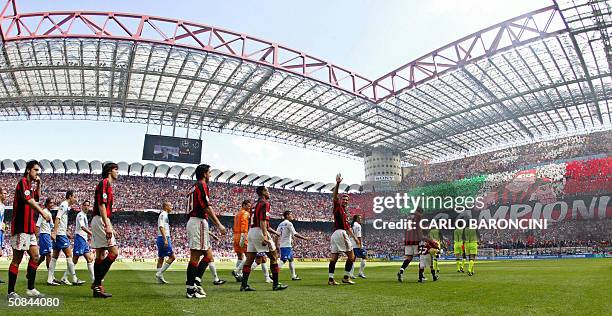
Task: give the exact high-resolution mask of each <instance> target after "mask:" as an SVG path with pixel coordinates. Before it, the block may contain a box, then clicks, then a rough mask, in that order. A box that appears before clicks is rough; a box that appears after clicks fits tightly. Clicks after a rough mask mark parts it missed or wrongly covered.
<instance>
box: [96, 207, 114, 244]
mask: <svg viewBox="0 0 612 316" xmlns="http://www.w3.org/2000/svg"><path fill="white" fill-rule="evenodd" d="M98 212H99V213H100V217H102V223H103V224H104V232H105V233H106V238H111V237H112V236H113V230H112V228H111V223H110V219H109V218H108V216H107V215H106V203H100V204H98Z"/></svg>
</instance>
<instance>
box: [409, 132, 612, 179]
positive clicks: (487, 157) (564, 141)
mask: <svg viewBox="0 0 612 316" xmlns="http://www.w3.org/2000/svg"><path fill="white" fill-rule="evenodd" d="M611 152H612V132H610V131H605V132H598V133H593V134H589V135H582V136H572V137H567V138H561V139H556V140H551V141H544V142H539V143H535V144H529V145H524V146H519V147H512V148H508V149H503V150H499V151H494V152H489V153H485V154H480V155H475V156H471V157H462V158H460V159H456V160H452V161H447V162H442V163H435V164H433V163H432V164H428V163H425V162H423V163H422V164H419V165H417V166H414V167H412V168H410V172H409V175H408V176H406V177H405V178H404V179H403V183H402V184H403V186H404V187H406V188H413V187H415V186H417V185H422V184H427V183H437V182H441V181H450V180H455V179H462V178H465V177H470V176H475V175H479V174H487V173H497V172H503V171H506V170H514V169H517V168H521V167H525V166H534V165H540V164H544V163H552V162H555V161H559V160H566V159H571V158H578V157H588V156H594V155H600V154H604V155H607V154H610V153H611Z"/></svg>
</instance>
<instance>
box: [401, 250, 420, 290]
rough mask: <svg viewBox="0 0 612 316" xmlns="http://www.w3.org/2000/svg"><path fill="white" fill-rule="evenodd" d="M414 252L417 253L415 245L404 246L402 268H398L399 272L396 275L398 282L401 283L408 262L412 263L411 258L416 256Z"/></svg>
mask: <svg viewBox="0 0 612 316" xmlns="http://www.w3.org/2000/svg"><path fill="white" fill-rule="evenodd" d="M416 251H417V246H416V245H406V246H404V255H405V257H404V262H402V266H401V267H400V269H399V272H398V273H397V280H398V281H399V282H403V280H404V279H403V275H404V270H406V269H407V268H408V265H409V264H410V262H412V258H413V257H414V255H415V254H416Z"/></svg>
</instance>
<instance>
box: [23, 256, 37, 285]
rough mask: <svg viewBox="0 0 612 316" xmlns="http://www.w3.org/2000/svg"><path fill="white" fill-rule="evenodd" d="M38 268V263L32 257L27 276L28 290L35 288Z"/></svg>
mask: <svg viewBox="0 0 612 316" xmlns="http://www.w3.org/2000/svg"><path fill="white" fill-rule="evenodd" d="M36 269H38V263H37V262H36V261H34V260H32V259H30V261H29V262H28V272H27V273H26V278H27V279H28V290H33V289H34V281H36Z"/></svg>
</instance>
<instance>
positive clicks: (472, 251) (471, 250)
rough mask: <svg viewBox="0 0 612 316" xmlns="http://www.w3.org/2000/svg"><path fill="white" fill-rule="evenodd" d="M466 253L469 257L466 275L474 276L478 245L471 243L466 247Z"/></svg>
mask: <svg viewBox="0 0 612 316" xmlns="http://www.w3.org/2000/svg"><path fill="white" fill-rule="evenodd" d="M466 251H467V254H468V256H469V265H468V275H469V276H472V275H474V262H475V260H476V255H477V254H478V243H477V242H475V241H473V242H470V243H468V244H467V245H466Z"/></svg>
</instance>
